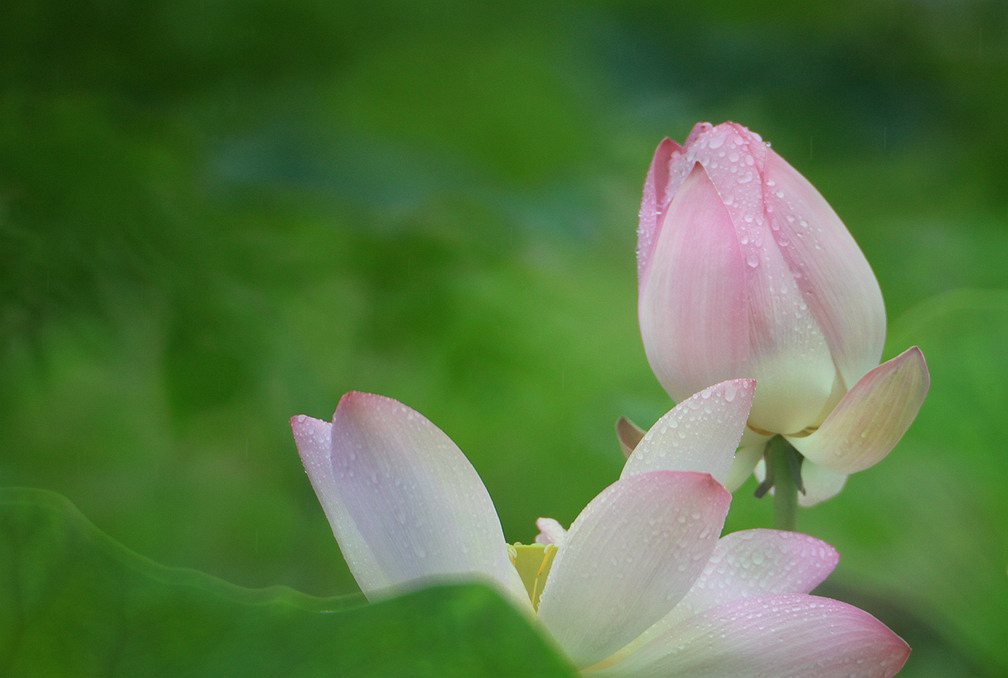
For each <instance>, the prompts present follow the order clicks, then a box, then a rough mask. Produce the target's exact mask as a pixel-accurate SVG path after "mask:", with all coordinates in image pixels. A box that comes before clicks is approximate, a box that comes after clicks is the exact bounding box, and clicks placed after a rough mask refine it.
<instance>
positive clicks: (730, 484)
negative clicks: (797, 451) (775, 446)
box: [724, 437, 769, 492]
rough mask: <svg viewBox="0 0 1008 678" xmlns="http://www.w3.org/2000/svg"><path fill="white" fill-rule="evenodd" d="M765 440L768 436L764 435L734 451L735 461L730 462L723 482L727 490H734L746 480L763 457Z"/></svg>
mask: <svg viewBox="0 0 1008 678" xmlns="http://www.w3.org/2000/svg"><path fill="white" fill-rule="evenodd" d="M743 440H744V438H743ZM767 440H769V438H767V437H764V438H763V439H762V440H760V441H758V442H755V443H750V444H748V445H744V446H742V447H741V448H740V449H739V451H738V452H736V453H735V461H734V462H733V463H732V467H731V470H729V471H728V477H727V478H725V482H724V486H725V487H726V488H728V491H729V492H734V491H735V490H737V489H738V488H740V487H742V483H744V482H745V481H746V480H748V478H749V476H750V475H751V474H752V472H753V470H754V469H755V468H756V464H757V463H759V460H760V459H762V458H763V451H764V450H765V449H766V441H767Z"/></svg>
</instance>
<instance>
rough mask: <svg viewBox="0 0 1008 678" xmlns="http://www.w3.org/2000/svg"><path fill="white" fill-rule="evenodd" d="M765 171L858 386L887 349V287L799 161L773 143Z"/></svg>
mask: <svg viewBox="0 0 1008 678" xmlns="http://www.w3.org/2000/svg"><path fill="white" fill-rule="evenodd" d="M764 173H765V176H766V179H767V181H768V182H770V181H772V182H773V184H774V185H773V186H772V187H768V189H767V191H766V200H767V208H768V214H769V217H770V219H771V223H772V225H773V228H772V230H771V233H772V234H773V238H774V239H775V240H776V242H777V245H778V247H779V248H780V251H781V253H782V254H783V255H784V258H785V259H786V260H787V263H788V266H789V268H790V270H791V271H792V273H793V274H794V275H795V277H796V280H797V282H798V286H799V287H800V288H801V291H802V295H803V297H804V299H805V300H806V301H807V302H808V305H809V308H810V309H811V312H812V315H813V316H814V317H815V320H816V323H817V324H818V325H819V327H820V328H821V329H822V332H823V334H824V335H825V337H826V342H827V343H828V344H829V347H830V353H831V354H832V356H833V360H834V362H835V364H836V366H837V369H838V370H839V371H840V374H841V375H842V376H843V379H844V383H845V385H846V387H847V388H850V386H851V385H852V384H854V383H855V382H856V381H857V380H858V379H860V378H861V377H862V376H863V375H864V374H865V373H867V372H868V370H870V369H871V368H872V367H874V366H875V365H878V362H879V359H880V358H881V357H882V344H883V343H884V341H885V330H886V318H885V308H884V306H883V303H882V292H881V290H880V289H879V286H878V282H877V281H876V280H875V275H874V274H873V273H872V270H871V267H870V266H869V265H868V261H867V260H866V259H865V257H864V254H862V253H861V250H860V248H858V245H857V243H856V242H855V241H854V238H853V237H851V234H850V233H849V232H848V231H847V228H846V227H845V226H844V224H843V222H841V221H840V218H839V217H838V216H837V215H836V213H835V212H834V211H833V208H831V207H830V206H829V203H827V202H826V200H825V199H824V198H823V197H822V195H820V193H819V191H817V190H816V189H815V187H814V186H812V184H811V183H809V182H808V180H807V179H805V177H803V176H802V175H801V174H800V173H799V172H798V171H797V170H796V169H794V168H793V167H792V166H791V165H789V164H788V163H787V162H786V161H785V160H784V159H783V158H781V157H780V156H779V155H777V153H775V152H774V151H773V150H769V151H768V153H767V159H766V167H765V172H764Z"/></svg>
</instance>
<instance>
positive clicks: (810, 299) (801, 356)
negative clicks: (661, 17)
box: [637, 122, 928, 489]
mask: <svg viewBox="0 0 1008 678" xmlns="http://www.w3.org/2000/svg"><path fill="white" fill-rule="evenodd" d="M637 258H638V276H639V294H640V298H639V304H640V305H639V315H640V326H641V336H642V338H643V341H644V348H645V351H646V353H647V357H648V361H649V362H650V363H651V367H652V369H653V370H654V372H655V375H656V376H657V377H658V380H659V381H660V382H661V384H662V386H664V388H665V390H666V391H667V392H668V393H669V395H670V396H671V397H672V398H673V399H674V400H676V401H679V400H682V399H684V398H686V397H688V396H690V395H691V394H693V393H695V392H697V391H699V390H701V389H703V388H704V387H706V386H708V385H710V384H714V383H718V382H721V381H724V380H727V379H734V378H741V377H746V378H752V379H755V380H756V384H757V385H756V396H755V400H754V402H753V407H752V413H751V415H750V417H749V429H751V432H753V433H755V434H758V435H757V437H759V436H763V437H764V438H765V437H766V436H770V435H774V434H781V435H784V436H785V437H787V438H788V440H789V441H790V442H791V443H792V445H794V446H795V447H796V448H797V449H798V450H799V451H801V452H802V453H803V454H805V456H806V459H807V460H811V461H813V462H815V463H816V464H821V465H823V466H826V467H827V468H828V469H830V470H832V471H834V472H835V474H847V473H851V472H853V471H854V470H860V468H865V467H866V466H865V465H866V464H867V465H871V464H872V463H875V462H877V461H878V460H879V459H881V458H882V457H884V456H885V454H887V453H888V452H889V450H890V449H891V448H892V446H893V445H895V444H896V441H897V440H898V439H899V438H900V437H901V436H902V435H903V433H904V432H905V431H906V428H907V427H908V426H909V425H910V423H911V422H912V421H913V418H914V417H915V416H916V414H917V410H918V409H919V408H920V405H921V403H922V402H923V399H924V395H925V394H926V393H927V387H928V386H927V384H928V378H927V367H926V365H925V364H924V359H923V356H921V355H920V352H919V351H918V350H916V349H912V351H909V352H907V353H904V354H903V355H902V356H899V357H898V358H895V359H893V361H890V362H894V361H899V362H898V363H897V364H895V365H891V366H890V367H889V368H887V369H886V370H883V372H884V374H878V375H875V376H874V377H873V378H871V379H869V381H870V382H871V383H869V384H866V385H865V386H864V387H862V388H859V389H855V388H854V386H855V384H858V382H859V381H860V380H862V378H866V379H867V378H868V377H866V375H869V374H870V373H872V371H873V370H876V369H878V370H882V367H885V366H882V367H879V359H880V358H881V355H882V345H883V343H884V340H885V324H886V319H885V309H884V307H883V303H882V293H881V291H880V290H879V286H878V283H877V282H876V280H875V276H874V274H873V273H872V270H871V268H870V267H869V265H868V262H867V261H866V260H865V258H864V255H863V254H862V253H861V250H860V249H859V248H858V246H857V243H855V242H854V239H853V238H852V237H851V235H850V233H848V231H847V229H846V228H845V227H844V225H843V222H841V221H840V219H839V217H837V215H836V213H835V212H834V211H833V210H832V209H831V208H830V206H829V204H827V202H826V200H825V199H824V198H823V197H822V196H821V195H820V194H819V192H818V191H816V189H815V188H814V187H813V186H812V184H810V183H809V182H808V181H807V180H806V179H805V178H804V177H803V176H802V175H801V174H799V173H798V172H797V171H796V170H795V169H794V168H793V167H791V166H790V165H789V164H787V162H785V161H784V159H783V158H781V157H780V156H779V155H777V153H775V152H774V151H773V150H771V149H770V146H769V145H768V144H767V143H765V142H764V141H763V140H762V139H761V138H760V137H759V135H757V134H755V133H753V132H750V131H749V130H748V129H746V128H745V127H743V126H741V125H738V124H735V123H731V122H727V123H724V124H721V125H717V126H712V125H710V124H709V123H700V124H698V125H697V126H696V127H694V128H693V131H692V132H691V133H690V135H689V138H688V139H687V140H686V143H685V145H684V146H682V147H680V146H679V145H678V144H677V143H675V142H674V141H671V140H669V139H665V140H664V141H663V142H662V143H661V144H660V145H659V146H658V150H657V151H656V152H655V156H654V159H653V160H652V163H651V168H650V170H649V172H648V176H647V181H646V183H645V185H644V197H643V202H642V204H641V211H640V228H639V231H638V247H637ZM886 365H889V363H887V364H886ZM897 374H898V375H899V376H898V377H897V376H896V375H897ZM894 381H896V382H899V384H900V387H899V389H896V388H895V387H894ZM873 384H876V385H878V386H877V389H881V390H884V391H885V392H886V393H887V396H888V397H889V398H895V402H893V401H890V403H889V404H890V405H891V407H889V410H891V412H890V415H891V416H888V418H886V419H885V421H877V419H878V417H876V418H875V419H873V420H872V422H873V423H872V426H871V430H870V431H869V435H867V436H862V433H864V431H863V430H859V431H852V430H850V429H849V426H853V425H861V424H863V423H864V420H865V416H867V415H866V414H865V413H862V412H861V407H867V406H868V405H859V403H868V402H871V403H873V404H874V406H877V405H878V400H879V398H878V397H875V398H872V397H870V393H869V392H870V391H873V390H877V389H876V388H874V387H873ZM848 392H850V393H851V395H852V396H855V395H857V394H858V393H859V395H857V402H851V403H847V406H846V408H845V412H844V413H843V414H844V417H843V422H838V423H837V425H833V426H831V427H829V428H830V436H829V437H830V438H831V440H834V441H836V444H829V443H828V441H822V440H818V441H817V444H815V445H811V446H809V447H810V450H812V449H813V448H814V451H811V452H806V451H805V450H804V449H803V445H802V440H804V439H810V438H815V437H816V436H815V432H816V431H817V430H818V429H819V427H820V426H821V425H823V424H824V422H826V420H827V418H828V417H829V416H830V414H831V413H832V412H833V411H834V409H837V406H838V404H840V403H841V401H842V400H844V398H845V396H846V395H847V394H848ZM880 392H881V391H880ZM845 423H846V424H848V426H846V427H842V426H841V424H845ZM840 428H843V429H844V430H842V431H841V430H840ZM750 437H752V435H751V436H750ZM855 438H856V439H857V441H858V442H859V443H863V444H861V445H860V446H859V445H858V444H854V445H853V446H854V447H855V448H857V449H855V450H852V449H851V448H850V443H851V440H852V439H855ZM841 440H847V442H848V446H847V447H844V448H843V449H840V448H841V446H842V443H841V442H840V441H841ZM880 447H886V449H885V450H884V451H883V450H881V449H880ZM740 456H741V455H740ZM750 457H751V455H750ZM757 458H758V457H757ZM755 460H756V458H753V459H752V463H755ZM855 462H856V463H855ZM835 474H834V475H835ZM745 475H747V474H745ZM840 485H842V482H840ZM837 489H839V487H837Z"/></svg>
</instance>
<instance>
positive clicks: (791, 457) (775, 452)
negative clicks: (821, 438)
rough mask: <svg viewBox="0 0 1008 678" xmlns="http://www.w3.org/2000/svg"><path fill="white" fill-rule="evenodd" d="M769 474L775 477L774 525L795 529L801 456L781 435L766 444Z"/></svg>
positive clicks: (780, 528)
mask: <svg viewBox="0 0 1008 678" xmlns="http://www.w3.org/2000/svg"><path fill="white" fill-rule="evenodd" d="M766 465H767V474H768V475H769V476H770V477H772V478H773V491H774V494H773V497H774V501H773V507H774V519H773V525H774V528H775V529H778V530H790V531H792V532H793V531H795V528H796V525H797V524H798V483H799V482H801V476H800V475H799V474H800V472H801V457H800V456H799V455H798V451H797V450H795V449H794V448H793V447H791V444H790V443H788V441H786V440H784V438H782V437H781V436H775V437H773V438H771V439H770V442H768V443H767V446H766Z"/></svg>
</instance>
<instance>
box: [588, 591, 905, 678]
mask: <svg viewBox="0 0 1008 678" xmlns="http://www.w3.org/2000/svg"><path fill="white" fill-rule="evenodd" d="M909 654H910V648H909V647H907V644H906V643H904V642H903V640H901V639H900V638H899V636H897V635H896V634H894V633H893V632H892V631H890V630H889V629H888V628H886V627H885V625H883V624H882V623H881V622H879V621H878V620H877V619H875V618H874V617H872V616H871V615H870V614H868V613H867V612H864V611H863V610H859V609H858V608H856V607H853V606H851V605H847V604H846V603H841V602H838V601H835V600H829V599H828V598H818V597H815V596H809V595H803V594H791V595H779V596H763V597H754V598H744V599H741V600H736V601H734V602H732V603H728V604H726V605H722V606H720V607H715V608H712V609H710V610H707V611H706V612H704V613H702V614H700V615H698V616H697V617H693V618H691V619H689V620H688V621H687V622H685V623H683V624H680V625H679V626H677V627H675V628H674V629H670V630H669V632H668V633H667V634H666V635H665V636H662V637H659V638H656V639H655V640H653V641H651V642H650V643H648V644H647V645H645V646H644V647H642V648H640V650H638V651H637V652H636V653H634V654H632V655H630V656H629V657H628V658H627V659H626V660H624V661H622V662H620V663H619V664H616V665H615V666H613V667H612V668H610V669H609V670H607V671H602V672H600V674H601V675H611V676H634V677H635V678H638V677H643V676H689V678H724V677H725V676H745V677H746V678H799V677H801V678H806V677H808V676H815V678H889V677H890V676H893V675H895V674H896V673H897V672H898V671H899V670H900V668H901V667H902V666H903V664H904V662H906V658H907V656H908V655H909Z"/></svg>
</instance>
